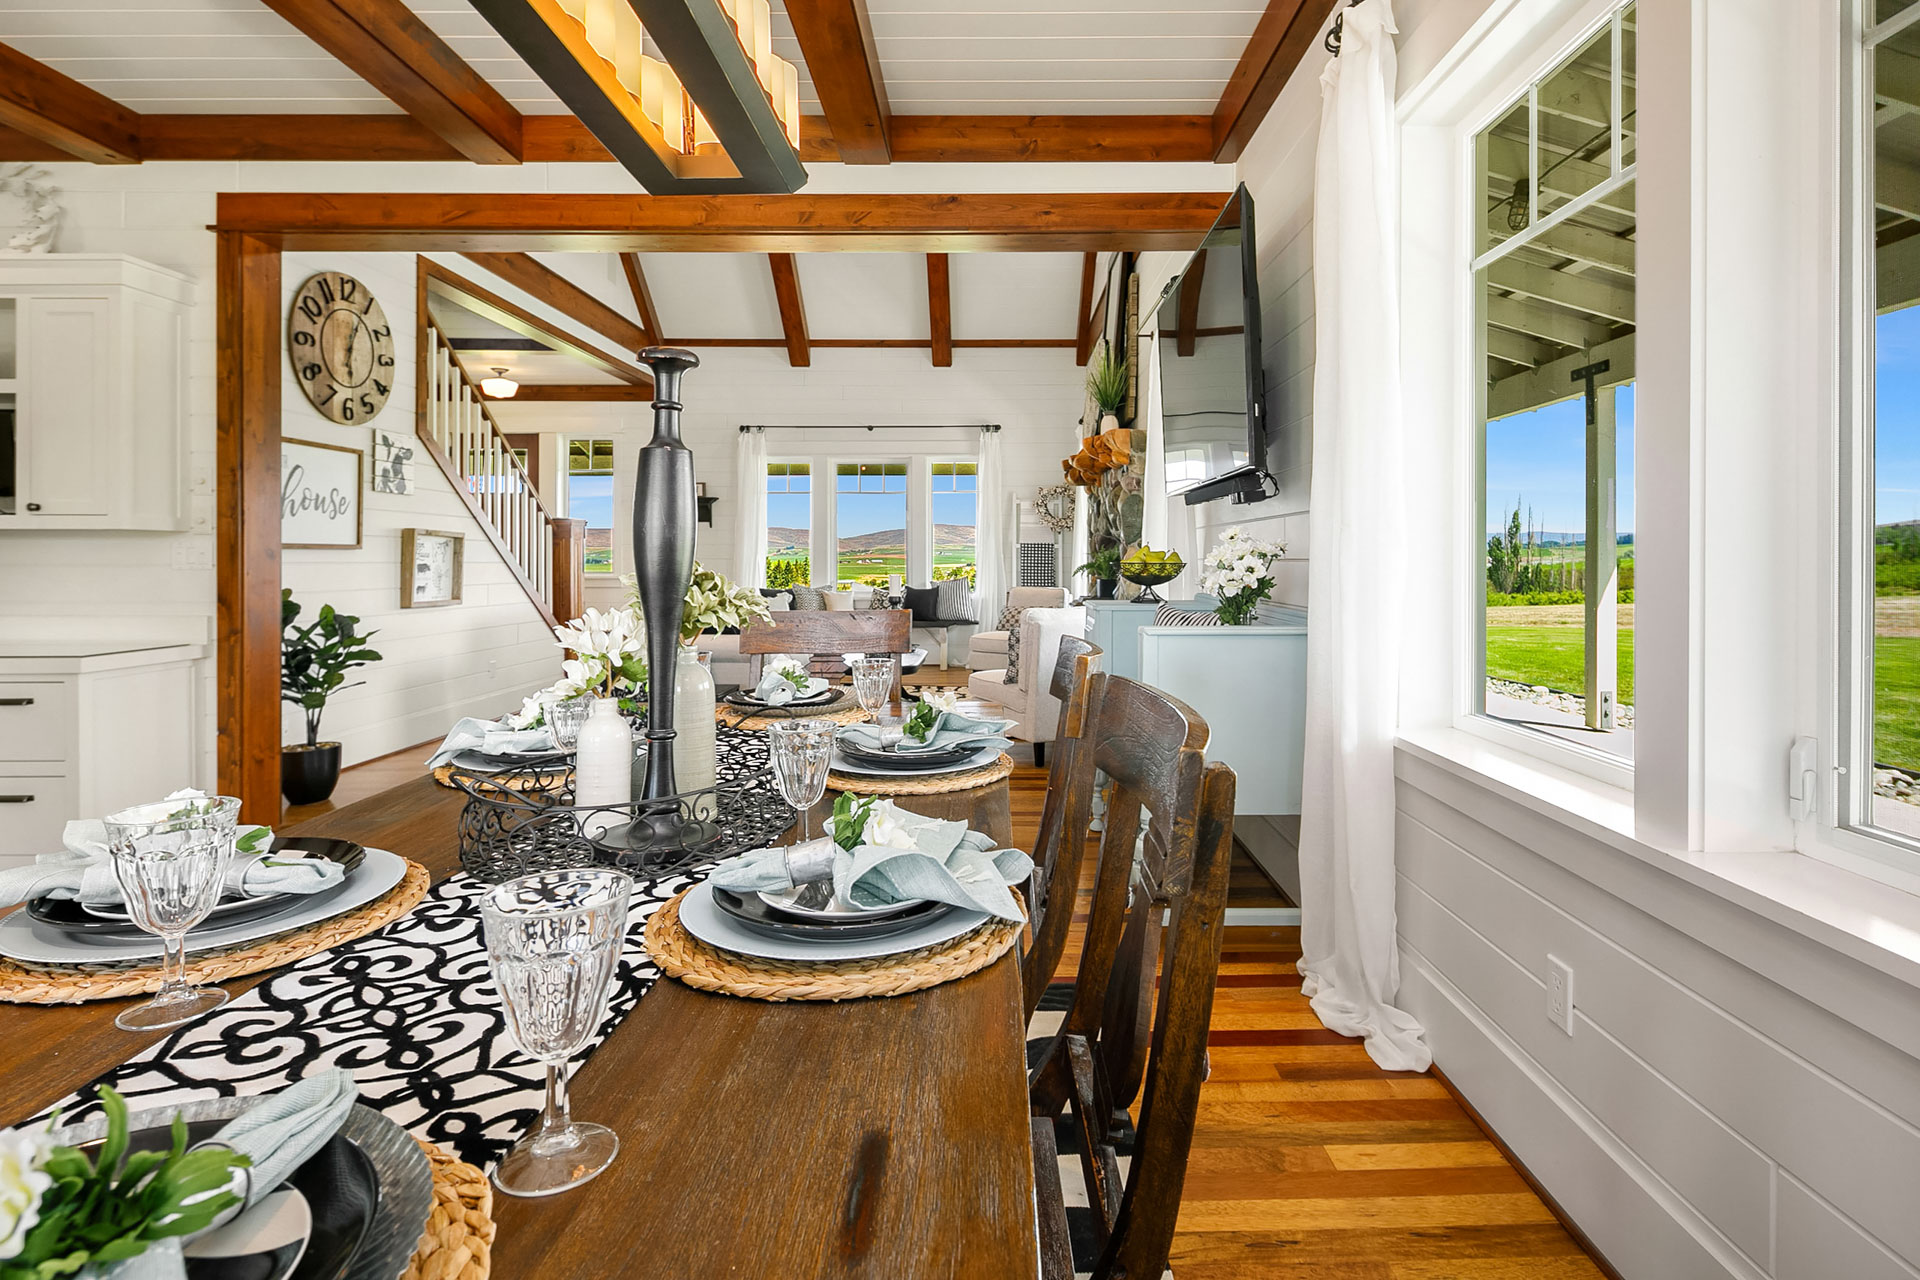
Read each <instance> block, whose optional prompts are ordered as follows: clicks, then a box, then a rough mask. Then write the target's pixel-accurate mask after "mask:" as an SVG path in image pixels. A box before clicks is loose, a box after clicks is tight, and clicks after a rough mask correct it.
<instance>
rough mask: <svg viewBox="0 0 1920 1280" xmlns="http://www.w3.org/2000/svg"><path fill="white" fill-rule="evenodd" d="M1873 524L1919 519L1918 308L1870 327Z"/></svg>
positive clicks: (1919, 364)
mask: <svg viewBox="0 0 1920 1280" xmlns="http://www.w3.org/2000/svg"><path fill="white" fill-rule="evenodd" d="M1874 332H1875V338H1874V347H1875V356H1876V359H1875V361H1874V449H1873V470H1874V476H1873V479H1874V486H1873V487H1874V495H1873V498H1874V522H1875V523H1876V524H1890V523H1892V522H1894V521H1896V520H1914V519H1920V307H1908V308H1906V309H1905V310H1903V311H1893V312H1889V313H1888V314H1886V315H1884V316H1881V317H1880V320H1879V323H1878V324H1877V325H1875V327H1874Z"/></svg>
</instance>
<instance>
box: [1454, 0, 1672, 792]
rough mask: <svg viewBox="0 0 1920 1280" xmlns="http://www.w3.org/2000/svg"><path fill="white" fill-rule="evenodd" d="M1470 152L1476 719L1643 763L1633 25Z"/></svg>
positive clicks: (1539, 89) (1485, 133) (1620, 18)
mask: <svg viewBox="0 0 1920 1280" xmlns="http://www.w3.org/2000/svg"><path fill="white" fill-rule="evenodd" d="M1634 12H1635V7H1634V6H1633V5H1631V4H1628V5H1625V6H1624V7H1622V8H1621V9H1619V10H1616V11H1615V12H1614V13H1612V14H1611V15H1610V16H1609V17H1608V19H1607V21H1606V22H1605V23H1604V24H1602V25H1601V26H1600V27H1599V28H1598V29H1597V30H1595V31H1593V32H1592V33H1591V34H1590V35H1589V36H1588V37H1587V38H1585V39H1583V40H1582V41H1581V42H1580V44H1579V45H1578V46H1577V48H1576V49H1575V50H1574V52H1573V53H1572V54H1571V55H1569V56H1568V57H1566V58H1565V59H1564V60H1563V61H1561V62H1559V63H1558V64H1557V65H1555V66H1554V67H1552V68H1551V69H1550V70H1549V71H1547V72H1546V74H1544V75H1543V76H1541V77H1540V78H1539V79H1538V80H1536V81H1535V82H1534V83H1533V84H1532V85H1530V86H1529V87H1528V89H1527V91H1526V92H1525V93H1524V94H1523V95H1521V96H1520V97H1519V98H1518V99H1517V100H1515V101H1513V102H1511V103H1510V104H1506V105H1504V106H1503V107H1502V108H1501V109H1500V110H1499V111H1497V112H1495V113H1493V122H1492V123H1491V124H1489V125H1488V126H1487V127H1486V128H1485V129H1484V130H1482V131H1481V132H1480V133H1479V134H1478V135H1477V136H1476V138H1475V139H1474V163H1475V168H1476V175H1477V177H1476V186H1475V187H1474V188H1473V196H1474V198H1476V199H1478V200H1479V201H1480V202H1481V203H1480V205H1479V206H1478V207H1477V208H1476V209H1475V211H1474V216H1475V221H1474V225H1475V227H1476V229H1477V238H1478V243H1477V244H1476V246H1475V252H1476V255H1477V256H1476V257H1475V259H1474V262H1473V272H1474V291H1473V292H1474V297H1475V302H1476V306H1477V307H1478V308H1479V314H1478V316H1477V319H1476V326H1475V328H1476V332H1477V333H1478V335H1479V340H1480V350H1479V351H1478V352H1477V354H1476V367H1477V368H1480V369H1481V370H1483V372H1484V380H1483V381H1482V382H1480V384H1479V385H1480V387H1481V389H1482V396H1483V398H1482V400H1481V403H1480V415H1479V421H1480V423H1481V426H1482V436H1481V440H1480V443H1481V445H1482V450H1481V466H1480V474H1479V487H1478V492H1477V494H1476V498H1477V508H1478V511H1479V513H1480V517H1481V518H1480V519H1479V520H1478V523H1479V525H1480V527H1481V534H1480V536H1483V537H1484V538H1485V541H1486V557H1485V561H1484V565H1485V573H1484V575H1483V580H1482V582H1481V583H1480V584H1479V586H1478V588H1477V589H1478V590H1479V591H1480V592H1481V593H1482V594H1483V599H1484V603H1483V604H1482V605H1481V607H1480V619H1481V626H1482V635H1481V640H1482V643H1481V645H1480V646H1479V652H1480V656H1481V659H1482V665H1481V673H1480V674H1481V679H1479V680H1478V681H1477V682H1476V685H1475V688H1474V690H1473V699H1474V710H1475V711H1477V712H1479V713H1481V714H1483V715H1485V716H1488V717H1490V718H1492V719H1495V720H1499V721H1503V722H1505V723H1507V724H1509V725H1513V726H1517V727H1520V728H1522V729H1525V730H1527V731H1530V732H1536V733H1541V734H1547V735H1551V736H1552V737H1554V738H1557V739H1561V740H1563V741H1567V742H1572V743H1575V744H1578V745H1580V746H1582V747H1586V748H1589V749H1592V750H1597V751H1600V752H1603V753H1605V754H1606V755H1608V756H1611V757H1614V758H1616V759H1624V760H1631V759H1632V757H1633V671H1634V667H1633V564H1634V502H1633V435H1634V431H1633V427H1634V386H1633V380H1634V230H1635V213H1634V165H1633V158H1634V133H1635V126H1634V96H1635V94H1634V90H1635V84H1634V39H1635V23H1634Z"/></svg>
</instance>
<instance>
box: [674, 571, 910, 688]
mask: <svg viewBox="0 0 1920 1280" xmlns="http://www.w3.org/2000/svg"><path fill="white" fill-rule="evenodd" d="M873 590H874V589H873V588H872V587H866V586H856V587H854V588H853V589H852V590H851V591H848V592H833V591H829V592H826V593H824V594H825V595H826V596H827V597H828V601H827V607H828V608H829V609H834V608H839V609H847V608H861V609H864V608H867V607H869V605H870V604H871V603H872V597H873ZM761 594H763V595H765V596H766V597H767V607H768V608H769V609H771V610H772V611H773V612H775V613H783V612H785V611H786V610H788V609H791V608H792V607H793V599H792V597H791V596H790V595H788V594H787V593H786V592H785V591H770V590H767V589H765V588H762V589H761ZM836 595H837V596H842V597H844V599H843V600H842V601H839V602H836V601H835V600H834V599H833V597H834V596H836ZM695 647H696V648H698V649H699V650H700V652H702V653H706V654H711V655H712V657H711V658H710V659H709V661H708V666H709V667H710V668H711V670H712V671H713V682H714V683H715V684H716V685H722V684H730V685H737V686H740V687H742V688H744V687H745V686H746V683H747V677H748V675H749V673H750V671H751V664H750V663H749V662H748V661H747V659H746V657H745V656H743V655H742V654H741V652H740V637H739V636H738V635H721V634H716V633H714V632H711V631H709V632H707V633H706V634H705V635H702V636H701V637H700V642H699V644H698V645H696V646H695ZM926 660H927V651H926V649H924V648H917V647H916V648H914V649H910V650H908V651H907V652H906V653H905V654H903V655H901V658H900V669H901V670H902V671H905V672H913V671H918V670H919V669H920V667H921V666H922V664H924V663H925V662H926Z"/></svg>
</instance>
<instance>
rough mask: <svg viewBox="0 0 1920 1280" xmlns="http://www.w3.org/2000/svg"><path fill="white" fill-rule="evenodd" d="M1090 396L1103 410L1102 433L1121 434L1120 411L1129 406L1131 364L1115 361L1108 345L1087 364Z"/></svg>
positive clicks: (1097, 352) (1101, 416)
mask: <svg viewBox="0 0 1920 1280" xmlns="http://www.w3.org/2000/svg"><path fill="white" fill-rule="evenodd" d="M1087 394H1088V395H1090V396H1092V397H1093V403H1094V404H1095V405H1096V406H1098V407H1099V409H1100V430H1102V431H1117V430H1119V427H1120V417H1119V414H1120V408H1121V406H1122V405H1124V404H1126V402H1127V362H1126V361H1125V360H1115V359H1114V358H1113V348H1112V347H1111V346H1110V345H1108V344H1107V343H1104V342H1103V343H1101V344H1100V349H1099V350H1098V351H1096V352H1095V353H1094V355H1093V359H1091V360H1089V361H1088V362H1087Z"/></svg>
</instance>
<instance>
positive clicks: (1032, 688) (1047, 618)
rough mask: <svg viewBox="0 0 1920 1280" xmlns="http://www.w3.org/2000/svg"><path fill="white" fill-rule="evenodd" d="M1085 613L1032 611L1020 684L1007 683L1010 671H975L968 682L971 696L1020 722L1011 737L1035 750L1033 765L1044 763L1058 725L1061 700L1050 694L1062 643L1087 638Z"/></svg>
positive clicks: (1024, 624)
mask: <svg viewBox="0 0 1920 1280" xmlns="http://www.w3.org/2000/svg"><path fill="white" fill-rule="evenodd" d="M1086 630H1087V611H1086V610H1085V609H1080V608H1068V609H1032V608H1030V609H1028V610H1027V611H1026V613H1025V614H1024V615H1022V617H1021V619H1020V670H1019V673H1018V679H1016V680H1015V681H1014V682H1013V683H1012V684H1008V683H1007V682H1006V674H1007V673H1006V668H1005V667H1000V668H997V669H992V670H987V671H976V672H974V673H973V675H972V676H971V677H969V678H968V680H967V692H968V694H970V695H971V696H973V697H975V698H979V699H981V700H982V701H985V702H996V703H999V704H1000V706H1001V707H1003V708H1004V709H1005V710H1006V713H1007V715H1008V717H1010V718H1011V719H1013V720H1014V721H1016V722H1017V723H1015V725H1014V727H1013V729H1012V731H1011V732H1010V733H1009V734H1008V736H1009V737H1012V738H1016V739H1018V740H1020V741H1021V742H1031V743H1032V744H1033V758H1034V763H1036V764H1040V763H1044V762H1045V760H1046V744H1047V743H1049V742H1052V741H1053V735H1054V731H1055V730H1056V729H1057V728H1059V725H1060V700H1059V699H1058V698H1056V697H1054V696H1053V694H1052V693H1050V692H1049V691H1048V688H1047V686H1048V685H1049V684H1051V683H1052V681H1053V665H1054V662H1055V661H1056V660H1057V659H1058V658H1059V656H1060V638H1061V637H1062V636H1068V635H1074V636H1078V635H1085V634H1086Z"/></svg>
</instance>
